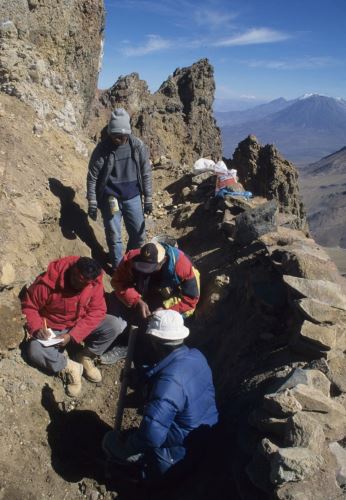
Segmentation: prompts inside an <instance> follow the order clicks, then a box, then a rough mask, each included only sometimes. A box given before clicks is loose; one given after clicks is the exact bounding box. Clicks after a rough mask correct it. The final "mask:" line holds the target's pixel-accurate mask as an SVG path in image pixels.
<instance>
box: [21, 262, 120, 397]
mask: <svg viewBox="0 0 346 500" xmlns="http://www.w3.org/2000/svg"><path fill="white" fill-rule="evenodd" d="M22 311H23V313H24V314H25V316H26V320H27V323H26V326H27V331H28V333H29V335H30V337H31V339H30V341H29V343H28V345H27V354H28V358H29V360H30V361H31V362H32V363H33V364H34V365H35V366H38V367H39V368H43V369H44V370H46V371H48V372H49V373H59V372H64V373H65V374H66V375H67V380H68V385H67V394H68V395H69V396H77V395H78V394H79V393H80V390H81V376H82V373H83V369H84V375H85V376H86V378H87V379H88V380H90V381H91V382H101V380H102V376H101V373H100V371H99V370H98V369H97V368H96V367H95V365H94V362H93V359H94V358H95V356H97V355H101V354H103V353H104V352H105V351H106V350H107V349H108V347H109V346H110V345H111V344H112V342H113V341H114V339H115V337H116V332H117V330H116V328H115V326H116V322H115V318H114V317H113V316H110V315H106V303H105V299H104V289H103V284H102V270H101V267H100V265H99V264H98V263H97V262H96V261H95V260H94V259H90V258H89V257H75V256H69V257H63V258H61V259H58V260H55V261H53V262H51V263H50V264H49V265H48V268H47V271H46V272H44V273H43V274H41V275H39V276H38V277H37V278H36V280H35V281H34V283H33V284H32V285H31V286H29V288H28V289H27V290H26V293H25V295H24V297H23V299H22ZM52 335H55V336H58V339H56V340H59V343H56V344H53V345H48V346H47V343H49V342H50V340H48V339H49V337H51V336H52ZM47 341H48V342H47ZM82 341H84V346H85V347H84V349H83V350H81V351H80V352H79V353H78V354H77V361H78V362H75V361H72V360H71V359H69V358H68V357H67V356H65V353H64V348H65V346H66V345H67V344H68V343H70V342H75V343H77V344H79V343H80V342H82Z"/></svg>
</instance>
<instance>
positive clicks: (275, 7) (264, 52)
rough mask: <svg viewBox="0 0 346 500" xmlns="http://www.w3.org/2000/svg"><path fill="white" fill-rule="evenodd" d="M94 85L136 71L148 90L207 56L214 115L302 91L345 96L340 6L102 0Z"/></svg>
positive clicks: (340, 1)
mask: <svg viewBox="0 0 346 500" xmlns="http://www.w3.org/2000/svg"><path fill="white" fill-rule="evenodd" d="M105 7H106V31H105V46H104V58H103V65H102V70H101V73H100V79H99V87H100V88H108V87H110V86H111V85H113V83H115V81H116V80H117V79H118V77H119V76H120V75H126V74H129V73H132V72H137V73H139V76H140V78H142V79H144V80H146V81H147V83H148V85H149V88H150V90H151V91H152V92H154V91H156V90H157V89H158V88H159V86H160V85H161V83H162V82H163V81H164V80H166V79H167V77H168V76H169V75H170V74H172V73H173V71H174V70H175V69H176V68H178V67H180V68H181V67H185V66H190V65H191V64H192V63H194V62H196V61H197V60H199V59H201V58H204V57H207V58H208V59H209V61H210V63H211V64H212V65H213V66H214V71H215V73H214V76H215V82H216V103H215V108H216V109H218V110H227V109H236V108H240V107H243V108H244V107H251V106H252V105H254V104H257V103H259V102H263V101H269V100H272V99H275V98H277V97H285V98H287V99H291V98H295V97H299V96H300V95H303V94H305V93H311V92H313V93H319V94H324V95H328V96H332V97H343V98H346V53H345V47H346V0H328V1H327V0H314V1H313V0H299V1H298V0H257V1H256V0H241V1H240V0H239V1H238V0H200V1H198V0H197V1H191V0H157V1H151V0H120V1H118V0H105Z"/></svg>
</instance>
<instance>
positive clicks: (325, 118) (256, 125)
mask: <svg viewBox="0 0 346 500" xmlns="http://www.w3.org/2000/svg"><path fill="white" fill-rule="evenodd" d="M276 106H277V107H279V108H280V107H281V109H279V110H276V111H275V112H271V113H268V114H266V112H267V111H268V110H270V108H271V107H272V108H273V109H275V108H276ZM242 113H246V115H244V114H243V117H244V116H245V117H246V116H252V117H254V116H258V115H260V114H261V113H262V117H260V118H254V119H249V120H248V121H246V122H242V123H240V122H239V120H241V119H242V118H241V116H240V115H241V114H242ZM218 116H219V114H216V118H217V119H219V120H220V119H221V120H224V119H225V116H222V117H221V118H220V117H219V118H218ZM234 116H235V120H236V121H238V123H235V124H234V125H229V124H228V125H221V124H220V123H219V125H220V127H221V131H222V138H223V145H224V156H225V157H230V156H231V155H232V154H233V151H234V149H235V147H236V146H237V144H238V143H239V142H240V141H241V140H242V139H243V138H244V136H247V135H250V134H253V135H255V136H256V137H257V138H258V139H259V140H260V142H262V143H269V144H275V146H276V147H278V148H279V149H280V151H282V152H283V154H284V155H285V156H286V157H287V158H288V159H289V160H291V161H293V162H295V163H296V164H297V165H298V166H306V165H308V164H310V163H313V162H314V161H317V160H319V159H320V158H321V157H325V156H327V155H329V154H331V153H333V152H335V151H336V150H338V149H340V148H342V147H343V146H344V145H345V144H346V101H345V100H344V99H337V98H333V97H326V96H321V95H318V94H312V95H310V94H307V95H305V96H302V97H300V98H298V99H294V100H292V101H285V99H283V98H282V99H281V98H280V99H276V100H274V101H271V102H270V103H268V104H266V105H262V106H256V108H255V109H252V110H247V111H246V112H237V115H234Z"/></svg>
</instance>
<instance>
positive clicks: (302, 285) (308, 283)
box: [283, 275, 346, 311]
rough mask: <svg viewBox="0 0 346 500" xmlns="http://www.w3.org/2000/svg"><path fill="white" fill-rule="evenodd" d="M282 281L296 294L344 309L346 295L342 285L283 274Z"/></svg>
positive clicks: (345, 307) (345, 309)
mask: <svg viewBox="0 0 346 500" xmlns="http://www.w3.org/2000/svg"><path fill="white" fill-rule="evenodd" d="M283 280H284V282H285V283H286V284H287V285H288V286H289V287H290V289H292V290H293V291H294V292H296V293H297V294H299V295H301V296H303V297H308V298H311V299H316V300H318V301H320V302H322V303H324V304H327V305H330V306H332V307H336V308H338V309H342V310H343V311H346V296H345V294H344V293H343V290H342V287H341V286H340V285H338V284H336V283H332V282H331V281H323V280H309V279H305V278H296V277H294V276H288V275H285V276H283Z"/></svg>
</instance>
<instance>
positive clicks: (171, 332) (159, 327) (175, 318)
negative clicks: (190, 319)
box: [146, 309, 190, 341]
mask: <svg viewBox="0 0 346 500" xmlns="http://www.w3.org/2000/svg"><path fill="white" fill-rule="evenodd" d="M146 333H148V334H149V335H153V336H154V337H157V338H159V339H162V340H163V341H165V340H183V339H185V338H186V337H187V336H188V335H189V333H190V331H189V329H188V328H187V327H186V326H185V325H184V319H183V317H182V316H181V315H180V314H179V313H178V312H177V311H172V310H171V309H160V310H159V311H157V312H156V313H154V314H153V315H152V317H151V318H150V320H149V324H148V328H147V332H146Z"/></svg>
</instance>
